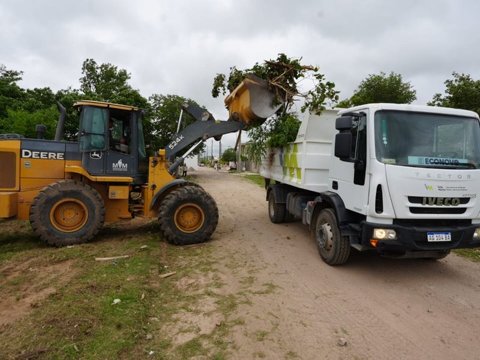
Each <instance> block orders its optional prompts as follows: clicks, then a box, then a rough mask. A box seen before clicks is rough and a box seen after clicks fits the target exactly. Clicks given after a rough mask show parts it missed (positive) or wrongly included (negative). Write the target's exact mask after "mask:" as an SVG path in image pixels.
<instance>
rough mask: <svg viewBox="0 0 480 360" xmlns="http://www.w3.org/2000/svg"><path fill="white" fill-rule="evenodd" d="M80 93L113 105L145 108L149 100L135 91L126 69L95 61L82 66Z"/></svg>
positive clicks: (91, 60) (88, 61)
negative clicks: (129, 82) (129, 81)
mask: <svg viewBox="0 0 480 360" xmlns="http://www.w3.org/2000/svg"><path fill="white" fill-rule="evenodd" d="M82 74H83V76H82V77H81V78H80V84H81V85H80V91H81V92H82V93H83V94H84V95H85V97H86V98H88V99H90V100H100V101H108V102H113V103H119V104H125V105H133V106H138V107H140V108H145V107H146V106H147V99H145V98H144V97H143V96H141V95H140V92H139V91H138V90H135V89H133V88H132V87H131V86H130V84H128V80H130V74H129V73H128V72H127V71H126V70H125V69H118V68H117V67H116V66H115V65H112V64H108V63H107V64H100V65H98V64H97V62H96V61H95V60H93V59H86V60H85V61H84V62H83V65H82Z"/></svg>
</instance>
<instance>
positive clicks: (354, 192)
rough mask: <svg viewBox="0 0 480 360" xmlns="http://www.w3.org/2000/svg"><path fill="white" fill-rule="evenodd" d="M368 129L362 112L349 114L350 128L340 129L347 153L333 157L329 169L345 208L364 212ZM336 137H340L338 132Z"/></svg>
mask: <svg viewBox="0 0 480 360" xmlns="http://www.w3.org/2000/svg"><path fill="white" fill-rule="evenodd" d="M367 131H368V129H367V116H366V114H365V113H361V114H359V115H358V116H355V117H352V124H351V128H349V129H347V130H342V132H343V134H345V135H347V136H345V138H346V139H348V141H347V143H348V146H349V149H347V151H346V152H347V153H348V154H344V155H343V156H342V158H339V157H334V158H333V162H332V169H331V171H330V178H331V184H332V185H331V186H332V190H333V191H334V192H336V193H338V194H339V195H340V197H341V198H342V200H343V202H344V203H345V206H346V208H347V209H349V210H352V211H355V212H357V213H361V214H366V213H367V208H368V192H369V180H370V178H369V175H368V171H367V169H368V156H367V149H368V147H367ZM335 141H336V142H337V141H343V139H342V137H338V136H337V138H336V140H335Z"/></svg>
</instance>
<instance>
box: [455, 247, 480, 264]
mask: <svg viewBox="0 0 480 360" xmlns="http://www.w3.org/2000/svg"><path fill="white" fill-rule="evenodd" d="M454 253H455V254H457V255H460V256H462V257H465V258H468V259H470V260H472V261H475V262H480V249H457V250H454Z"/></svg>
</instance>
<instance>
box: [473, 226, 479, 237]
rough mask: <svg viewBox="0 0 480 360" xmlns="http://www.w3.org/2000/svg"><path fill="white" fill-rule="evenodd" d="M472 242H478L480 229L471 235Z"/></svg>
mask: <svg viewBox="0 0 480 360" xmlns="http://www.w3.org/2000/svg"><path fill="white" fill-rule="evenodd" d="M473 240H480V228H476V229H475V232H474V233H473Z"/></svg>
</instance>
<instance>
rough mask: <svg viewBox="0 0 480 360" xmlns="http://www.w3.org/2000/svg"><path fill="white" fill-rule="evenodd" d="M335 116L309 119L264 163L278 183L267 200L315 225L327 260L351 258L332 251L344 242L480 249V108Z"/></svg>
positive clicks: (399, 248) (427, 253) (390, 248)
mask: <svg viewBox="0 0 480 360" xmlns="http://www.w3.org/2000/svg"><path fill="white" fill-rule="evenodd" d="M334 113H335V111H330V112H329V113H327V114H326V115H325V116H324V117H323V118H322V116H320V117H315V116H313V117H312V116H310V117H309V118H308V119H306V122H307V124H305V125H304V124H302V127H301V128H300V131H299V136H298V137H297V140H296V141H295V143H293V144H291V145H290V146H289V147H287V148H285V149H282V150H275V151H274V152H273V153H274V154H275V155H274V156H273V159H274V160H273V162H271V163H270V164H269V163H268V162H264V163H263V164H262V167H261V173H262V175H263V176H265V177H266V178H268V179H272V180H275V182H276V183H275V184H273V185H270V186H269V188H268V190H267V197H269V198H270V199H269V201H270V202H274V203H275V202H276V199H278V200H279V202H277V203H278V205H276V206H277V207H281V206H285V209H284V211H285V214H286V215H285V218H286V219H288V218H298V219H302V221H303V222H304V223H305V224H307V225H309V226H310V228H311V229H312V231H313V232H314V234H315V237H316V241H317V245H318V246H319V251H320V255H322V254H323V255H322V258H324V260H326V262H327V263H329V262H330V263H331V264H332V265H335V264H339V263H343V262H345V261H346V260H347V259H348V254H349V250H348V251H347V250H343V252H342V254H343V255H338V254H337V255H338V256H336V257H335V256H334V257H332V256H331V255H332V253H335V251H334V248H335V247H336V248H337V250H338V248H341V249H345V248H346V245H345V244H344V245H342V246H337V245H338V244H337V245H336V243H339V242H340V243H341V242H345V243H348V249H350V247H353V248H356V249H357V250H361V251H362V250H376V251H378V252H379V253H381V254H383V255H389V256H398V257H425V258H441V257H444V256H446V255H448V253H449V251H450V249H454V248H466V247H477V246H480V225H479V223H480V217H479V214H480V203H479V201H478V199H477V195H476V194H478V193H479V192H480V181H479V180H480V126H479V118H478V115H477V114H476V113H474V112H471V111H466V110H459V109H448V108H439V107H428V106H415V105H399V104H367V105H363V106H358V107H354V108H350V109H346V110H340V111H338V112H336V114H335V115H333V114H334ZM310 122H311V124H309V123H310ZM301 132H303V135H302V134H300V133H301ZM300 135H302V136H300ZM275 156H277V158H275ZM292 156H293V157H294V158H295V161H292ZM276 161H278V164H276ZM292 167H293V168H292ZM280 171H281V172H280ZM285 175H286V176H285ZM270 194H271V195H270ZM269 208H270V207H269ZM272 209H273V210H275V207H272ZM280 211H281V210H280ZM321 214H322V215H321ZM325 214H326V215H325ZM319 219H320V220H319ZM332 229H334V230H335V229H336V230H338V234H337V235H336V231H333V230H332ZM335 237H338V238H339V239H335Z"/></svg>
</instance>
